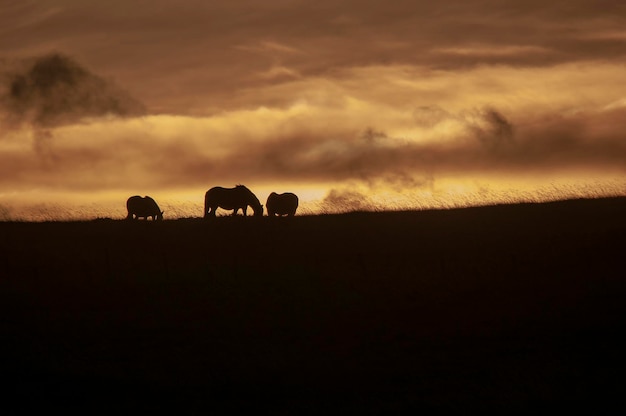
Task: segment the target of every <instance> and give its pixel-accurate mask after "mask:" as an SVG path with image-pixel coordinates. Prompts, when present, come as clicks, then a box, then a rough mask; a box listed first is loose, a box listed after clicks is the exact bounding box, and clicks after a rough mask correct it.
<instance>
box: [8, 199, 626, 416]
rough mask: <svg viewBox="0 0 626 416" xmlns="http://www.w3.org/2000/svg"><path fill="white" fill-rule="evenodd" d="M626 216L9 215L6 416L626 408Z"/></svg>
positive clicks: (546, 207)
mask: <svg viewBox="0 0 626 416" xmlns="http://www.w3.org/2000/svg"><path fill="white" fill-rule="evenodd" d="M624 212H626V200H625V199H624V198H610V199H599V200H576V201H562V202H554V203H549V204H520V205H510V206H492V207H480V208H471V209H456V210H445V211H422V212H380V213H351V214H341V215H321V216H301V217H294V218H283V219H270V218H262V219H255V218H241V217H239V218H228V217H224V218H217V219H215V220H213V221H204V220H201V219H193V218H192V219H181V220H171V221H163V222H127V221H121V220H120V221H118V220H106V219H101V220H97V221H85V222H44V223H26V222H19V223H11V222H5V223H0V236H2V237H1V240H0V250H1V253H2V257H1V258H0V275H1V276H3V277H2V278H0V305H1V306H0V313H1V316H2V317H3V319H2V321H1V327H0V329H1V333H0V334H1V335H0V336H1V339H0V341H1V342H2V345H3V349H4V352H3V354H2V357H3V362H2V365H3V368H4V374H5V377H6V378H8V379H10V380H12V381H13V383H12V387H10V388H8V389H6V388H5V393H6V397H7V400H5V401H4V402H3V403H4V406H5V407H6V408H7V411H8V412H7V413H5V412H3V414H29V413H32V412H35V411H40V410H42V409H46V410H50V409H60V410H63V411H65V412H66V413H67V412H70V413H71V412H73V411H75V412H76V413H84V412H88V413H90V414H111V413H127V412H135V413H137V412H139V413H145V412H160V411H170V412H172V411H175V412H176V413H179V414H206V413H213V414H233V413H237V412H247V413H254V414H320V413H346V412H352V413H354V412H358V413H360V414H381V413H385V414H389V413H415V412H416V411H428V412H429V413H451V412H455V413H458V412H463V413H465V412H469V411H500V412H506V413H527V412H529V411H534V410H537V409H542V410H544V411H545V410H555V411H556V410H560V411H562V410H564V409H571V410H573V409H576V410H587V411H590V412H592V411H593V412H594V413H595V414H598V413H600V414H601V413H604V412H605V411H606V412H608V410H609V409H614V408H616V407H620V406H621V408H622V409H624V408H625V406H624V402H623V400H622V390H621V388H622V387H623V382H622V381H621V380H622V374H623V370H624V359H623V358H622V355H623V350H624V347H626V345H625V344H626V343H624V342H623V341H621V334H622V333H623V331H624V329H625V328H624V327H625V324H624V322H626V320H625V318H626V306H625V305H624V302H623V299H624V297H625V295H626V281H625V280H624V278H623V277H622V274H623V269H624V263H623V258H622V257H623V249H624V241H625V237H626V216H625V215H624Z"/></svg>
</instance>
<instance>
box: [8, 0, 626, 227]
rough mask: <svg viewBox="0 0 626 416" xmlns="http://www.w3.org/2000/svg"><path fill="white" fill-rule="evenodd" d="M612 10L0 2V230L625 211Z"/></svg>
mask: <svg viewBox="0 0 626 416" xmlns="http://www.w3.org/2000/svg"><path fill="white" fill-rule="evenodd" d="M624 28H626V4H624V3H623V2H618V1H580V0H572V1H568V2H559V3H555V4H554V5H553V4H550V3H549V2H548V3H546V2H545V1H542V2H538V1H529V0H525V1H521V0H520V1H478V0H476V1H472V0H463V1H460V0H459V1H446V0H442V1H438V2H430V1H428V2H426V1H415V0H411V1H408V0H407V1H394V0H392V1H388V2H378V1H363V0H359V1H356V0H353V1H326V0H321V1H316V2H309V1H287V0H268V1H264V2H256V1H232V0H231V1H211V2H207V1H199V0H198V1H191V0H180V1H178V2H171V1H164V0H156V1H154V0H152V1H137V0H135V1H133V0H124V1H108V2H85V1H80V0H71V1H70V0H67V1H47V2H40V1H28V0H26V1H20V2H11V3H9V2H2V3H0V220H2V219H71V218H90V217H95V216H111V217H115V218H118V217H122V216H124V215H125V208H124V203H125V200H126V198H127V197H128V196H130V195H134V194H141V195H146V194H149V195H151V196H153V197H154V198H155V199H156V200H157V201H158V202H159V203H160V204H161V205H162V207H164V208H165V211H166V215H165V217H166V218H168V213H169V214H170V215H169V218H172V217H177V216H178V217H181V216H200V215H202V209H201V208H200V206H201V201H202V198H203V195H204V192H205V191H206V190H207V189H209V188H210V187H212V186H216V185H221V186H233V185H235V184H237V183H243V184H245V185H247V186H248V187H249V188H251V189H252V190H253V191H255V192H256V193H257V195H258V196H259V198H260V199H261V200H262V201H264V200H265V198H266V197H267V195H268V194H269V193H270V192H271V191H272V190H275V191H277V192H285V191H292V192H296V193H298V194H299V195H301V200H303V204H302V207H303V210H302V212H308V213H315V212H333V211H336V210H345V209H375V210H381V209H397V208H429V207H448V206H464V205H475V204H485V203H494V202H515V201H519V200H546V199H554V198H565V197H581V196H602V195H626V179H625V178H626V176H625V175H624V174H625V171H626V163H625V162H624V161H625V160H626V140H625V137H624V135H625V132H626V83H625V82H624V74H625V73H626V29H624Z"/></svg>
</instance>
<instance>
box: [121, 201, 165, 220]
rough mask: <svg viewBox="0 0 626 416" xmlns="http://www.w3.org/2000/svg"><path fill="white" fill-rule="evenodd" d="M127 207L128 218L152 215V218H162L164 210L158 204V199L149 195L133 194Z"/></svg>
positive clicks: (145, 217)
mask: <svg viewBox="0 0 626 416" xmlns="http://www.w3.org/2000/svg"><path fill="white" fill-rule="evenodd" d="M126 209H127V210H128V216H127V217H126V219H127V220H132V219H139V218H144V219H146V220H147V219H148V217H151V218H152V220H159V221H160V220H162V219H163V211H161V208H159V206H158V205H157V203H156V201H155V200H154V199H152V198H150V197H149V196H145V197H143V198H142V197H140V196H139V195H135V196H131V197H130V198H128V200H127V201H126Z"/></svg>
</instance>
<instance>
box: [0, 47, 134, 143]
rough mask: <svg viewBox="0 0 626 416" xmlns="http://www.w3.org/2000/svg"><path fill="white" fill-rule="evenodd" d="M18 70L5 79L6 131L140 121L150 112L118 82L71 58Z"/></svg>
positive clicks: (1, 108) (2, 108) (37, 61)
mask: <svg viewBox="0 0 626 416" xmlns="http://www.w3.org/2000/svg"><path fill="white" fill-rule="evenodd" d="M18 67H19V69H13V70H12V71H7V72H5V73H4V74H3V77H2V81H3V82H2V90H0V91H1V95H0V116H2V117H3V119H4V120H3V121H4V123H3V124H5V125H9V126H19V125H30V126H33V127H35V128H37V129H46V128H53V127H57V126H61V125H65V124H71V123H75V122H78V121H80V120H81V119H84V118H91V117H102V116H121V117H126V116H136V115H139V114H143V113H144V111H145V109H144V106H143V105H142V104H141V103H140V102H139V101H137V100H135V99H133V98H132V97H131V96H130V95H129V94H127V93H126V92H124V91H123V90H121V89H120V88H119V87H117V86H116V85H115V84H114V83H113V82H111V81H108V80H106V79H104V78H102V77H100V76H98V75H95V74H93V73H91V72H90V71H88V70H87V69H85V68H83V67H82V66H80V65H79V64H78V63H77V62H75V61H74V60H72V59H71V58H69V57H67V56H64V55H61V54H50V55H45V56H41V57H38V58H34V59H31V60H29V61H28V62H27V63H21V64H19V65H18ZM44 135H45V134H44Z"/></svg>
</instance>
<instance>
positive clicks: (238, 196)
mask: <svg viewBox="0 0 626 416" xmlns="http://www.w3.org/2000/svg"><path fill="white" fill-rule="evenodd" d="M248 205H249V206H251V207H252V209H253V210H254V216H255V217H261V216H263V205H261V203H260V202H259V198H257V197H256V196H255V195H254V194H253V193H252V191H250V190H249V189H248V188H246V187H245V186H243V185H237V186H235V187H234V188H222V187H221V186H216V187H214V188H211V189H209V190H208V191H207V192H206V194H204V218H208V217H209V216H211V217H215V210H217V208H218V207H219V208H223V209H232V210H233V215H237V211H239V208H241V210H242V211H243V215H244V216H246V215H247V210H248Z"/></svg>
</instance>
